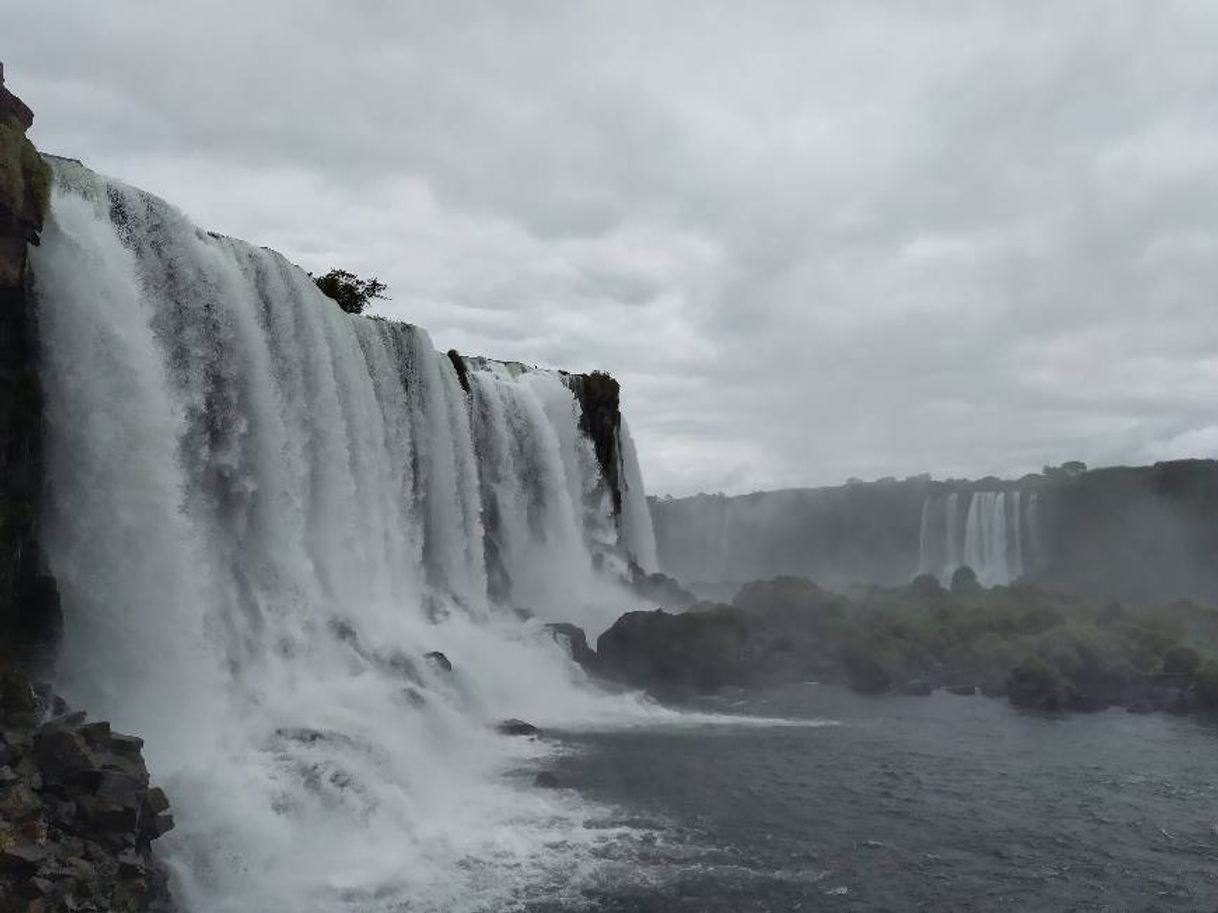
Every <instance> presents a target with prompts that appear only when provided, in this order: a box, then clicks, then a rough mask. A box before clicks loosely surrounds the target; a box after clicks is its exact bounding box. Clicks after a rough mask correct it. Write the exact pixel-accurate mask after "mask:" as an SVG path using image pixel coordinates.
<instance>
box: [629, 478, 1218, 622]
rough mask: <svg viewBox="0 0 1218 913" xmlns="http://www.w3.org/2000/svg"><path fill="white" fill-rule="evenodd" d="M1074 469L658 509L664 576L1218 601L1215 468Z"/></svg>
mask: <svg viewBox="0 0 1218 913" xmlns="http://www.w3.org/2000/svg"><path fill="white" fill-rule="evenodd" d="M1067 467H1068V468H1067ZM1067 467H1062V468H1056V469H1051V470H1048V471H1046V472H1045V473H1038V474H1032V475H1028V476H1025V477H1024V478H1022V479H1019V480H1001V479H996V478H987V479H980V480H953V481H932V480H931V479H930V478H929V477H927V476H922V477H916V478H910V479H906V480H904V481H896V480H885V481H880V482H871V483H853V484H848V485H842V486H837V487H832V488H818V489H793V490H786V491H774V492H758V493H755V494H750V495H742V496H738V497H724V496H722V495H697V496H694V497H690V498H664V499H659V498H652V499H651V502H650V503H651V510H652V517H653V521H654V524H655V531H656V540H657V545H658V549H659V557H660V564H661V567H662V569H663V570H664V571H665V572H667V573H669V574H672V575H673V576H675V577H677V578H678V579H680V580H683V581H687V582H698V581H704V582H709V583H712V584H714V583H722V582H743V581H747V580H753V579H758V578H765V577H772V576H777V575H782V574H793V575H799V576H805V577H810V578H812V579H815V580H817V581H820V582H823V583H825V584H826V585H830V586H845V585H848V584H850V583H875V584H883V585H896V584H901V583H905V582H908V581H909V580H911V579H912V578H913V577H914V576H916V575H917V574H918V573H931V574H934V575H936V576H939V577H940V578H941V579H942V580H944V582H946V581H947V580H948V579H949V578H950V576H951V571H952V570H953V569H954V568H955V567H958V566H960V565H963V564H969V565H977V566H976V567H975V568H974V569H975V570H977V572H978V573H979V575H981V577H982V579H983V582H986V583H987V584H994V583H1009V582H1012V581H1014V580H1017V579H1019V580H1024V581H1027V582H1034V583H1041V584H1044V585H1047V586H1052V587H1054V588H1057V589H1061V590H1064V591H1067V592H1073V593H1078V594H1081V595H1087V596H1093V597H1096V598H1113V599H1125V600H1134V601H1141V602H1147V601H1152V602H1167V601H1171V600H1174V599H1196V600H1200V601H1203V602H1218V560H1215V559H1218V525H1216V524H1214V522H1213V519H1212V518H1213V517H1214V516H1216V515H1218V513H1216V511H1218V462H1216V461H1213V460H1178V461H1173V462H1165V463H1157V464H1155V465H1153V466H1141V467H1112V468H1103V469H1095V470H1091V471H1086V470H1085V468H1084V467H1082V466H1080V465H1074V464H1067ZM720 589H722V587H720Z"/></svg>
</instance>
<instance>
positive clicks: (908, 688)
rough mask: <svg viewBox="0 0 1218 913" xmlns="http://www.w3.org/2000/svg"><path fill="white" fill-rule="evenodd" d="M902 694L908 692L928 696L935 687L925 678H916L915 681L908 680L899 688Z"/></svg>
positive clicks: (908, 693) (915, 695) (912, 694)
mask: <svg viewBox="0 0 1218 913" xmlns="http://www.w3.org/2000/svg"><path fill="white" fill-rule="evenodd" d="M898 690H899V691H900V692H901V694H907V695H911V696H914V697H927V696H928V695H929V694H930V693H931V692H932V691H933V690H934V689H933V688H932V687H931V684H930V682H928V681H926V679H924V678H915V679H914V680H913V681H909V682H906V683H905V684H904V685H902V686H901V687H900V688H899V689H898Z"/></svg>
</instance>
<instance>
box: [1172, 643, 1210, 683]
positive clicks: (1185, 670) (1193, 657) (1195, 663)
mask: <svg viewBox="0 0 1218 913" xmlns="http://www.w3.org/2000/svg"><path fill="white" fill-rule="evenodd" d="M1200 665H1201V654H1200V653H1198V652H1197V651H1196V650H1194V649H1193V648H1192V647H1186V646H1184V645H1183V644H1176V646H1174V647H1172V648H1171V649H1170V650H1168V651H1167V652H1166V653H1164V654H1163V672H1164V674H1166V675H1183V676H1188V677H1191V676H1192V674H1193V673H1194V672H1196V671H1197V668H1198V667H1199V666H1200Z"/></svg>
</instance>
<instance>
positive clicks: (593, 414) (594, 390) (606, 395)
mask: <svg viewBox="0 0 1218 913" xmlns="http://www.w3.org/2000/svg"><path fill="white" fill-rule="evenodd" d="M567 386H568V387H570V389H571V392H572V393H574V394H575V399H576V401H577V402H578V403H579V426H580V430H581V431H583V432H584V433H585V434H586V435H588V438H589V439H590V440H591V441H592V449H593V451H594V452H595V453H596V461H597V463H599V464H600V467H601V473H602V475H603V476H604V479H605V484H606V485H608V486H609V496H610V500H611V503H612V505H613V515H614V516H615V517H618V516H621V513H622V482H621V477H620V465H621V460H620V459H619V456H620V454H619V453H618V441H619V440H620V439H621V427H622V413H621V408H620V406H621V388H620V387H619V386H618V382H617V381H616V380H614V379H613V377H612V376H610V375H609V374H605V373H604V372H602V371H593V372H592V373H591V374H572V375H569V376H568V377H567Z"/></svg>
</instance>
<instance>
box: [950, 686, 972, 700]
mask: <svg viewBox="0 0 1218 913" xmlns="http://www.w3.org/2000/svg"><path fill="white" fill-rule="evenodd" d="M945 690H946V691H947V693H948V694H956V695H959V696H960V697H972V696H973V695H975V694H976V693H977V686H976V685H948V686H947V688H946V689H945Z"/></svg>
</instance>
